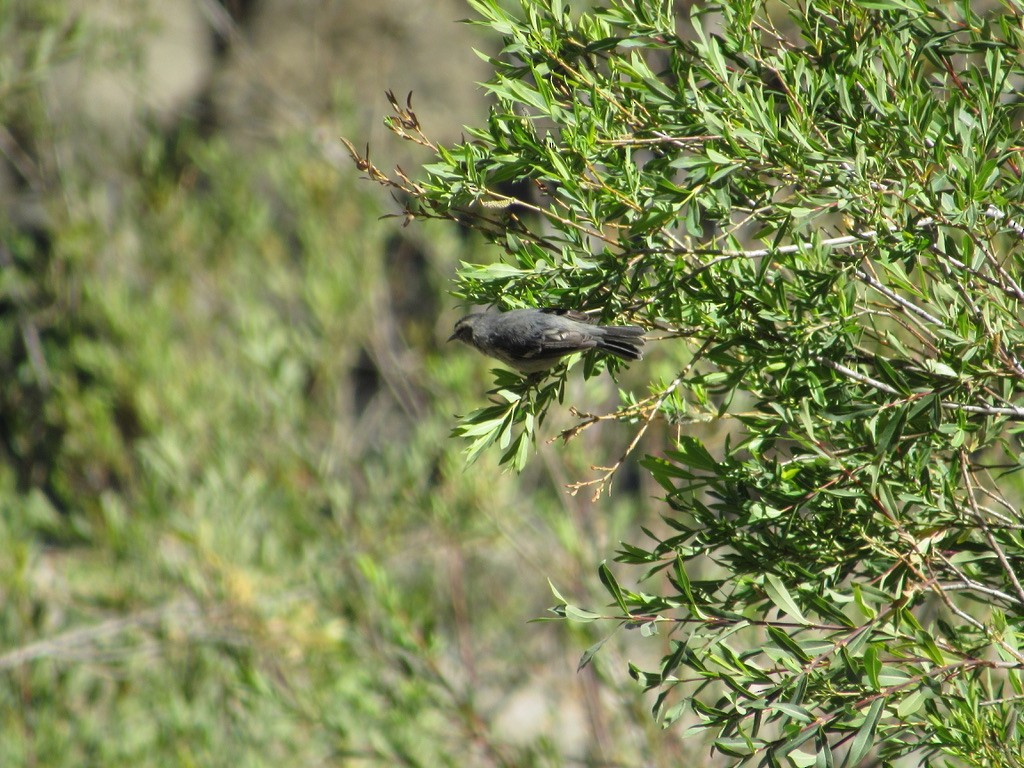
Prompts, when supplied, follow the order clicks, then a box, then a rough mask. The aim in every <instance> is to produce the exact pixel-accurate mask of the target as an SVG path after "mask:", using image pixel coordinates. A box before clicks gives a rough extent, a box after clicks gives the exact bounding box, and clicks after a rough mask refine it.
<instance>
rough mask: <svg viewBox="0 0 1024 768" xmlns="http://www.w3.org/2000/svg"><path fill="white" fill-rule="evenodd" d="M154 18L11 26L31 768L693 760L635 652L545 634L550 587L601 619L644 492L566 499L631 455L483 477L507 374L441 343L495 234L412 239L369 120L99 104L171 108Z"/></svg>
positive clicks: (434, 233)
mask: <svg viewBox="0 0 1024 768" xmlns="http://www.w3.org/2000/svg"><path fill="white" fill-rule="evenodd" d="M204 7H207V8H208V7H209V6H204ZM232 7H235V6H232ZM132 8H133V13H132V14H126V15H125V16H123V17H121V16H119V17H118V24H119V25H120V26H118V27H117V28H116V29H115V28H114V27H113V26H111V25H110V24H109V22H110V19H107V18H105V17H104V15H103V14H98V13H92V14H89V13H84V12H82V11H77V12H76V11H75V10H73V6H72V5H70V4H65V3H63V2H47V3H29V2H5V3H2V4H0V145H2V150H3V157H4V163H3V173H4V175H3V177H2V181H3V185H2V187H0V192H2V194H3V196H4V204H3V205H2V206H0V541H2V542H3V544H2V554H0V598H2V600H0V713H2V717H0V744H2V745H3V747H2V753H3V762H4V764H5V765H36V766H60V765H68V766H80V765H104V766H107V765H133V766H148V765H153V766H157V765H182V764H186V765H187V764H194V765H204V766H216V765H231V766H238V765H274V764H281V763H287V764H290V765H312V764H332V765H361V764H366V765H424V766H427V765H429V766H433V765H467V764H472V765H551V766H557V765H563V764H581V763H583V764H607V763H615V764H618V765H638V764H641V763H643V764H648V763H649V762H650V761H651V760H654V761H656V762H658V761H660V762H664V760H665V757H664V755H667V754H670V753H672V752H673V751H674V750H676V749H677V745H676V744H675V737H674V736H671V735H664V736H663V735H661V734H660V733H659V731H658V728H657V725H656V724H654V723H653V722H650V721H649V716H648V715H647V714H646V712H645V711H644V707H643V705H642V703H641V699H640V693H639V691H637V690H636V689H635V687H634V684H633V683H632V681H629V680H628V679H627V677H626V674H625V667H624V662H623V660H622V659H621V658H619V659H616V657H615V655H614V652H613V651H610V653H609V656H608V663H607V664H605V663H604V662H603V661H602V663H600V664H597V665H594V666H593V667H591V668H588V669H587V670H585V671H584V672H583V673H582V674H577V673H576V664H577V662H578V659H579V654H580V652H581V649H583V648H585V647H587V646H588V645H590V644H591V643H593V642H594V641H595V640H596V639H597V637H598V635H597V634H595V633H593V632H592V631H591V630H590V629H588V628H586V627H562V626H558V625H551V624H547V625H528V624H527V622H528V620H530V619H532V618H535V617H537V616H540V615H542V614H543V613H544V611H545V608H546V606H547V605H549V604H550V602H551V600H552V598H551V595H550V591H549V588H548V584H547V579H550V580H551V581H552V582H554V583H556V584H559V585H561V586H562V588H567V589H571V590H574V591H575V592H576V593H577V594H583V595H591V596H592V597H594V598H595V599H598V598H597V595H598V589H599V585H596V584H589V585H588V584H587V583H586V580H585V577H584V574H585V573H587V572H592V571H593V569H594V567H595V565H594V564H595V563H597V562H598V561H600V560H601V559H603V558H604V557H606V556H607V554H608V553H609V552H610V551H611V547H612V546H613V542H614V541H616V540H618V539H619V538H621V537H623V536H624V535H625V533H624V532H625V531H626V530H627V528H628V526H629V525H630V524H631V521H632V520H633V519H635V517H636V514H637V507H638V504H639V501H638V500H639V499H640V498H642V496H641V495H639V494H641V493H642V491H641V490H640V489H639V488H638V487H637V486H636V484H635V483H634V485H633V487H632V489H631V491H632V492H631V493H623V494H620V495H618V496H616V497H615V498H613V499H612V500H611V501H606V503H604V504H602V505H601V506H600V508H597V507H594V506H593V505H591V504H590V503H589V502H588V501H586V500H585V499H574V498H571V497H568V496H566V495H565V494H564V492H563V490H562V486H563V485H564V483H566V482H569V481H571V480H573V479H575V478H576V477H578V475H579V473H580V471H581V469H582V468H583V467H585V466H586V465H587V464H588V463H590V462H592V461H593V460H595V459H594V457H597V456H603V457H612V456H614V455H616V453H617V452H620V451H621V449H622V446H623V443H624V441H626V440H628V438H629V436H628V433H626V432H624V431H621V430H618V431H616V430H614V429H609V430H607V432H606V433H605V434H604V435H603V436H602V437H601V440H600V441H597V440H594V439H590V440H589V442H588V444H586V445H584V444H583V443H580V445H579V446H578V447H577V446H570V447H569V449H568V450H566V451H564V452H558V453H556V452H555V451H554V450H551V449H545V450H544V451H543V452H542V456H543V458H544V461H542V462H540V463H538V464H537V465H536V466H535V467H533V468H531V469H530V470H528V471H527V472H526V473H524V474H523V475H521V476H518V477H517V476H512V475H509V474H507V473H504V472H502V471H501V470H500V469H499V468H498V467H497V465H496V462H494V461H490V460H487V459H485V460H482V461H481V462H479V463H478V464H477V465H475V466H474V467H473V468H472V469H471V470H468V471H467V470H465V468H464V462H463V458H462V456H461V455H460V453H459V450H460V447H461V446H459V445H458V444H454V443H452V442H451V441H449V440H448V434H449V432H450V430H451V428H452V426H453V424H454V423H455V416H454V414H458V413H466V412H468V411H470V410H471V409H473V408H475V407H477V406H478V405H479V404H480V403H481V402H483V400H484V392H485V390H486V389H487V373H486V367H487V363H486V361H484V360H483V359H482V358H478V357H477V356H473V355H470V354H466V352H465V351H464V350H461V349H460V350H458V351H457V352H456V351H453V350H451V349H447V348H444V347H443V346H442V345H441V344H440V340H443V339H444V338H445V337H446V336H447V333H448V332H449V330H450V325H451V321H452V320H453V319H454V318H455V317H457V316H458V311H457V310H456V309H455V308H454V307H453V301H452V299H451V298H450V296H449V295H448V294H447V290H448V285H449V279H450V277H451V275H452V274H454V271H455V269H456V266H457V264H458V263H459V261H460V260H470V259H480V258H484V259H486V258H487V257H486V256H483V257H481V256H474V255H473V254H474V252H475V251H476V250H477V249H478V247H479V245H480V241H479V239H478V238H476V237H475V236H472V235H467V234H466V233H465V232H462V231H460V230H459V229H458V228H456V227H453V226H449V225H441V224H436V225H428V226H415V227H409V228H402V227H401V226H400V225H401V223H402V222H401V221H400V220H388V221H384V222H381V221H380V220H379V217H380V216H381V215H383V214H387V213H393V212H394V205H393V204H392V202H391V201H389V200H381V199H380V196H379V195H378V194H377V190H376V189H374V188H372V187H370V185H366V184H363V183H360V182H359V181H358V180H357V179H356V174H354V173H353V172H352V170H351V167H350V165H349V164H348V162H347V158H344V157H343V156H342V150H341V147H340V145H339V144H338V142H337V140H336V139H335V136H337V135H340V134H342V133H344V134H352V133H353V132H356V131H359V130H362V126H361V125H359V124H357V123H355V122H353V117H352V116H353V115H354V114H356V110H355V108H354V106H353V103H352V101H351V99H352V95H351V94H346V95H344V96H342V95H337V96H336V97H335V98H334V100H333V101H332V102H330V104H329V105H328V109H327V111H326V112H324V113H322V114H319V113H308V114H307V113H303V114H304V116H303V117H302V118H301V119H292V120H290V121H284V123H283V126H284V127H282V124H278V125H276V126H274V127H273V128H272V129H270V127H269V126H267V130H265V131H263V130H258V129H260V128H263V127H264V126H262V125H260V126H250V127H252V128H253V129H254V130H253V131H252V133H251V134H249V135H247V136H246V137H245V139H244V140H240V139H239V138H238V136H237V135H235V134H230V133H227V132H225V131H222V130H221V129H220V127H219V123H218V119H217V116H216V115H215V114H211V109H210V105H209V103H208V102H206V101H204V100H205V99H208V98H209V95H207V96H201V97H198V98H196V99H193V100H192V101H190V102H188V103H186V104H185V106H184V107H183V108H181V109H178V110H177V111H174V110H172V111H170V112H169V113H168V112H166V111H165V112H161V113H158V112H156V111H155V110H154V109H152V108H150V107H147V106H145V105H143V106H142V107H140V108H139V110H138V111H137V112H131V113H130V114H128V116H127V117H126V118H124V119H123V120H122V119H120V118H114V119H113V120H112V121H111V122H112V123H115V124H116V125H114V126H113V127H111V126H109V125H103V124H101V123H100V122H97V121H94V120H92V119H91V118H89V117H88V115H86V114H85V113H77V112H74V111H72V110H71V109H70V107H69V106H68V102H69V101H73V99H69V100H65V99H64V98H63V97H62V96H61V94H66V93H67V90H61V89H60V87H58V85H57V82H58V81H60V80H61V78H62V77H64V76H66V75H67V74H68V73H69V72H71V73H73V74H74V76H75V77H77V78H82V79H84V80H87V81H88V82H90V83H91V82H92V81H91V80H89V79H88V78H89V77H90V76H91V75H92V74H94V73H97V74H110V73H113V74H116V75H118V76H125V77H127V78H128V79H129V81H130V82H132V83H133V85H132V87H131V88H129V89H127V90H128V91H129V92H137V93H142V92H146V89H148V88H150V87H151V84H147V83H145V82H143V81H142V80H141V76H140V80H139V81H132V80H131V78H132V77H134V76H135V74H136V72H137V71H141V67H140V64H139V63H140V62H141V61H144V60H145V58H146V56H145V55H144V54H145V51H146V47H147V46H148V45H149V44H150V42H151V36H152V35H159V33H160V30H161V26H160V24H158V23H156V22H153V21H152V20H147V18H148V17H147V6H145V4H141V3H140V4H136V5H134V6H132ZM218 18H219V17H218ZM217 31H218V35H219V37H218V38H217V39H218V40H219V41H220V43H219V44H220V45H221V46H222V47H226V49H228V50H230V49H231V48H232V46H235V47H239V46H242V47H244V46H245V44H246V42H245V29H244V27H238V26H235V27H232V26H231V25H230V24H229V23H227V22H225V21H224V20H223V19H220V21H219V22H218V27H217ZM228 33H230V34H228ZM197 44H201V41H197ZM367 44H372V43H371V42H370V41H367ZM248 54H249V56H250V59H252V58H258V56H259V51H249V52H248ZM215 66H216V65H215ZM73 82H76V81H74V80H73ZM80 91H81V92H83V93H85V92H89V93H91V91H88V89H86V88H84V87H83V88H81V89H80ZM271 96H274V97H276V98H279V99H281V100H282V101H284V102H287V104H288V106H289V108H290V107H291V106H292V104H291V101H288V100H289V99H293V98H294V95H293V94H290V93H284V92H283V91H281V90H279V91H275V92H273V93H271ZM378 98H379V97H378ZM289 114H292V113H289ZM324 126H328V127H329V128H324ZM254 136H255V138H254ZM339 158H341V159H339ZM574 386H575V389H574V390H573V393H574V397H575V398H576V401H578V402H580V403H587V402H590V403H594V404H595V407H598V406H599V405H600V404H601V403H603V402H605V401H606V400H607V398H608V397H609V395H610V394H611V393H612V389H611V387H610V385H609V384H608V383H607V382H603V383H602V382H590V383H588V384H587V385H586V386H584V385H583V384H582V383H579V384H577V385H574ZM584 457H586V458H584ZM624 487H625V484H624ZM620 639H621V638H616V639H614V640H613V641H612V642H611V643H610V644H609V648H610V649H611V648H613V647H619V648H620V650H621V646H619V645H617V644H618V642H619V640H620ZM599 680H600V681H601V686H600V687H598V686H597V682H598V681H599Z"/></svg>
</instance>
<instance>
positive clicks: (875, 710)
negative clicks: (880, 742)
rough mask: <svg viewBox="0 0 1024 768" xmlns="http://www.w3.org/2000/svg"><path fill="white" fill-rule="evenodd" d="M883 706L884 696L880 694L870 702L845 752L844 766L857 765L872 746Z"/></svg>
mask: <svg viewBox="0 0 1024 768" xmlns="http://www.w3.org/2000/svg"><path fill="white" fill-rule="evenodd" d="M884 707H885V698H883V697H881V696H879V697H878V698H876V699H875V700H874V701H873V702H872V704H871V706H870V707H869V708H868V712H867V715H865V717H864V722H863V723H862V724H861V726H860V728H859V729H858V730H857V735H856V737H854V739H853V744H851V745H850V751H849V752H847V753H846V758H845V759H844V760H843V766H844V767H845V766H851V768H852V766H856V765H859V764H860V761H861V760H863V759H864V757H865V756H866V755H867V754H868V752H869V751H871V747H872V746H874V740H875V728H877V727H878V721H879V720H881V718H882V711H883V709H884Z"/></svg>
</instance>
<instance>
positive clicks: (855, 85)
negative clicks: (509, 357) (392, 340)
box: [412, 0, 1024, 766]
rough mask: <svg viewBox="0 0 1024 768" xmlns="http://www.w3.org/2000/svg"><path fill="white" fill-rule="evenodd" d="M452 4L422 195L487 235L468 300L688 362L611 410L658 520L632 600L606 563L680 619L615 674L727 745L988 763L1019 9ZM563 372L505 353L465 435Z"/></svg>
mask: <svg viewBox="0 0 1024 768" xmlns="http://www.w3.org/2000/svg"><path fill="white" fill-rule="evenodd" d="M472 4H473V6H474V8H475V9H476V10H477V12H478V13H479V14H480V15H481V17H482V23H484V24H486V25H489V26H490V27H491V28H492V29H493V30H494V31H496V32H497V33H498V34H499V35H500V36H501V37H502V46H503V50H502V53H501V54H500V55H499V56H496V57H493V58H492V59H491V61H492V63H493V66H494V68H495V72H494V76H493V77H492V78H491V80H490V81H489V83H488V84H487V85H486V87H487V88H488V90H489V92H490V94H491V95H492V96H493V98H494V100H495V105H494V108H493V110H492V112H491V115H490V119H489V120H488V123H487V125H486V126H484V127H479V128H474V129H472V130H471V131H470V135H471V136H472V141H471V142H467V143H466V144H465V145H463V146H461V147H456V148H451V149H449V150H447V152H446V153H442V158H443V161H442V162H440V163H438V164H437V165H436V166H434V167H431V169H430V174H431V182H430V184H429V185H428V186H427V188H426V194H422V195H419V196H418V197H417V195H416V194H413V195H412V196H413V197H414V198H416V199H417V203H419V204H421V205H422V206H423V208H422V209H420V210H421V212H423V213H425V215H440V216H451V217H457V218H459V219H460V221H466V222H468V223H470V224H472V225H473V226H475V228H476V229H478V231H480V232H482V233H483V234H484V236H485V237H486V238H488V239H489V240H491V241H492V242H493V243H495V244H496V245H498V246H499V248H500V253H499V254H498V259H497V263H495V264H493V265H491V266H478V265H465V266H464V267H463V269H462V270H461V272H460V275H459V278H458V282H457V287H456V291H457V293H458V295H459V296H460V298H463V299H466V300H468V301H469V302H472V303H477V304H494V305H499V306H502V307H506V308H510V307H515V306H564V307H573V308H579V309H588V310H596V311H597V312H599V313H601V314H603V316H604V317H606V318H616V319H619V318H622V317H624V316H627V317H629V318H630V321H631V322H643V323H646V324H647V325H648V326H649V327H651V328H657V329H659V333H662V334H663V335H664V340H662V341H659V342H658V344H657V346H656V347H655V349H656V353H657V354H661V355H663V356H664V357H663V359H667V360H671V361H673V365H674V368H673V370H674V371H679V374H678V377H677V378H676V379H674V380H673V379H672V375H671V374H670V375H669V377H668V381H665V380H661V379H658V378H656V377H655V376H654V375H653V374H652V375H651V379H652V381H651V386H650V390H649V391H650V392H651V398H650V399H648V400H641V399H638V398H636V397H635V396H632V395H629V394H628V393H625V395H624V397H623V401H624V402H627V403H629V406H628V408H626V409H624V410H623V411H622V412H621V413H620V414H618V415H621V416H622V417H623V418H624V420H628V419H632V420H634V422H636V421H641V422H642V423H647V422H643V418H648V420H649V421H650V422H653V423H664V424H665V425H666V427H667V428H666V429H664V430H663V431H662V432H661V434H662V436H663V443H662V444H661V445H660V446H659V445H655V446H653V447H650V448H649V449H648V452H649V453H650V455H649V456H647V457H646V458H644V459H643V460H642V466H643V467H644V469H645V470H646V471H647V472H648V473H649V475H650V477H651V478H652V479H653V480H654V481H655V483H656V484H657V488H659V489H660V492H661V493H662V494H663V495H664V498H665V499H666V501H667V504H668V506H669V511H667V512H666V513H665V514H664V516H663V519H662V520H661V521H660V522H663V523H664V525H663V526H659V527H658V528H657V529H655V528H653V527H650V526H649V527H647V528H644V529H643V533H644V536H645V538H644V539H643V540H642V541H641V542H640V543H623V544H622V545H621V546H620V549H619V553H618V560H619V563H620V564H621V565H622V566H623V567H635V566H640V569H641V570H640V571H638V572H637V575H636V577H637V579H645V580H646V582H645V585H647V591H645V592H641V591H639V590H637V591H633V590H631V589H630V587H629V586H627V582H626V581H625V577H624V575H623V574H622V573H620V572H615V571H614V569H613V568H612V567H611V566H607V565H606V566H602V567H601V568H600V569H599V571H598V579H599V580H600V581H601V583H602V584H603V586H604V588H605V589H606V590H607V592H608V595H609V598H610V601H611V602H610V610H611V611H613V612H614V614H615V618H616V619H617V620H618V621H620V622H622V625H623V626H624V627H627V628H629V629H637V630H639V633H640V634H641V635H644V636H646V635H649V634H653V633H654V632H655V631H657V633H659V634H660V635H661V636H667V638H668V645H667V646H666V651H665V656H664V657H663V659H662V663H661V665H660V667H658V668H653V669H649V670H647V669H641V668H640V667H639V666H635V665H634V666H632V667H631V668H630V672H631V674H632V675H633V676H634V678H635V679H636V680H637V681H638V682H639V683H640V684H641V685H642V686H643V687H645V688H647V689H650V690H651V691H652V692H654V691H656V700H655V703H654V706H653V709H654V714H655V715H656V716H657V717H659V718H661V719H662V721H663V722H665V723H666V724H668V723H672V722H676V721H681V723H680V724H681V725H682V727H683V728H684V729H685V733H687V734H701V733H704V734H705V735H709V734H710V735H711V736H712V737H713V738H714V739H715V741H714V745H715V748H716V749H717V750H718V752H720V753H721V755H723V756H726V759H727V760H729V761H731V763H730V764H739V763H741V762H743V761H752V760H759V761H761V764H764V765H783V764H788V765H795V766H811V765H815V766H819V765H820V766H833V765H848V766H853V765H856V764H858V763H861V762H863V761H864V760H865V759H867V758H868V756H869V755H872V754H874V753H875V751H876V750H879V751H880V752H881V753H882V756H883V757H884V758H886V759H888V758H890V757H892V758H895V757H898V756H900V755H903V754H909V753H911V752H914V751H915V750H918V751H920V754H921V755H922V756H923V757H922V759H924V760H925V761H926V762H927V761H934V762H936V763H937V762H939V760H940V759H941V755H942V754H947V755H953V756H955V757H957V758H960V759H963V760H966V761H968V762H971V761H972V760H973V761H974V764H977V765H995V764H999V761H998V760H997V759H996V757H1005V756H1006V755H1010V753H1011V752H1012V750H1013V748H1008V747H1007V746H1006V745H1007V744H1009V743H1013V740H1012V738H1006V739H1005V740H1003V739H1004V737H1006V736H1007V734H1008V733H1009V730H1010V724H1009V718H1008V712H1009V711H1010V710H1011V709H1012V707H1013V705H1014V701H1012V700H1011V699H1012V697H1013V696H1019V695H1020V691H1019V689H1020V687H1021V682H1020V672H1021V668H1022V667H1024V656H1022V655H1021V652H1020V648H1021V646H1022V644H1024V589H1022V588H1021V586H1020V581H1019V576H1018V572H1019V568H1017V567H1016V563H1017V562H1018V561H1019V560H1020V558H1021V557H1022V549H1024V542H1022V541H1021V537H1020V535H1019V532H1020V530H1021V528H1022V526H1024V519H1022V517H1021V514H1020V511H1019V510H1020V498H1021V495H1022V492H1021V488H1020V486H1019V482H1020V481H1019V480H1018V479H1017V477H1018V474H1017V473H1018V471H1019V469H1020V468H1021V457H1022V455H1024V450H1022V449H1021V446H1020V432H1021V427H1020V423H1021V422H1022V421H1024V406H1022V403H1024V362H1022V359H1024V288H1022V286H1021V277H1020V276H1021V275H1022V274H1024V247H1022V236H1024V227H1022V226H1021V224H1020V221H1021V218H1022V212H1024V184H1022V182H1021V180H1020V175H1021V171H1020V158H1019V154H1020V153H1019V147H1020V135H1019V126H1020V124H1021V118H1022V113H1021V108H1020V106H1019V99H1018V98H1017V97H1018V94H1017V90H1019V88H1020V83H1021V82H1024V36H1022V35H1021V34H1020V31H1019V19H1018V18H1017V16H1016V15H1014V14H1011V13H1009V12H1006V13H1004V12H1003V11H1002V10H993V11H992V12H991V15H990V16H982V15H981V14H980V12H978V11H976V10H973V9H972V6H971V4H966V3H964V4H958V5H955V6H951V5H949V4H939V3H927V2H871V3H840V2H825V1H822V2H806V3H799V4H797V3H792V4H788V5H785V6H784V8H783V11H784V12H785V14H784V15H782V14H780V15H779V16H774V15H771V14H770V13H769V11H770V10H771V9H773V8H774V7H775V6H773V5H769V4H766V3H759V2H752V1H749V0H748V1H747V2H738V3H727V4H721V5H715V6H711V5H703V4H694V5H693V6H692V10H691V12H690V16H689V17H687V18H683V17H679V18H673V16H672V8H673V4H672V3H669V2H656V1H655V0H646V1H643V0H641V1H640V2H614V1H613V2H609V3H608V4H607V5H608V7H606V8H601V9H598V10H595V11H593V12H589V11H588V12H579V11H577V10H570V9H569V6H568V5H567V4H565V3H558V2H554V1H553V0H523V2H522V3H521V4H520V8H519V11H518V12H517V13H515V14H513V13H510V12H508V11H507V10H504V6H503V5H502V6H500V7H499V4H498V3H496V2H491V1H490V0H474V2H473V3H472ZM508 181H516V182H520V183H525V186H526V187H527V188H528V190H529V191H528V192H526V193H523V199H522V200H520V201H519V202H518V205H519V206H520V210H516V211H515V212H511V211H509V210H507V208H508V207H511V206H513V205H516V204H517V203H516V200H512V199H508V198H503V197H502V195H503V194H504V193H503V192H501V189H502V186H501V185H503V184H504V183H506V182H508ZM414 192H415V190H414ZM500 206H506V207H504V208H503V207H500ZM651 346H654V345H651ZM653 356H654V355H653V354H652V357H653ZM646 364H647V361H645V365H646ZM592 372H593V369H592V368H591V367H590V365H589V364H588V365H587V366H585V367H584V373H586V374H589V373H592ZM562 375H563V371H562V370H561V369H557V370H556V371H555V372H553V373H552V375H551V376H550V377H538V379H537V380H534V381H526V380H522V379H519V378H518V377H515V376H512V375H509V374H497V378H496V380H495V388H494V389H493V390H492V391H491V392H490V393H489V398H490V400H491V402H490V404H489V405H487V406H485V407H483V408H481V409H479V410H477V411H475V412H474V413H472V414H471V415H470V416H468V417H466V419H464V420H463V423H462V424H461V425H460V426H459V427H458V428H457V429H456V434H458V435H460V436H461V437H463V438H466V439H468V441H469V443H468V445H469V448H468V450H469V454H470V456H471V457H475V456H478V455H479V454H480V453H481V452H483V451H486V450H490V449H492V448H494V447H495V446H496V447H497V450H498V451H499V453H500V456H501V458H502V460H503V461H505V462H507V463H509V464H511V465H512V466H515V467H521V466H522V462H523V461H525V460H526V459H527V458H528V451H527V450H526V446H528V445H529V443H530V442H531V441H532V440H533V439H534V437H535V435H536V434H537V426H538V425H539V424H540V422H541V420H542V419H543V416H544V413H545V412H546V409H548V408H550V407H552V406H553V405H554V403H555V400H556V399H557V397H558V396H559V394H560V393H561V389H560V385H561V382H562V381H563V378H562ZM704 423H710V424H711V425H713V426H712V428H711V429H710V430H709V431H707V432H704V431H702V430H701V428H700V427H699V426H695V425H698V424H704ZM711 435H714V437H711ZM722 435H727V437H722ZM659 591H660V592H662V593H663V594H658V592H659ZM648 593H650V594H648ZM569 605H570V604H569V603H567V602H566V601H562V607H561V608H560V610H561V614H560V615H563V616H565V617H566V618H569V619H572V620H574V621H587V622H590V621H594V622H596V621H598V618H597V615H598V614H599V613H600V614H601V615H602V616H604V615H607V612H605V613H601V611H602V610H603V608H602V609H597V608H595V609H593V610H586V609H576V608H573V609H571V610H570V608H569ZM595 652H597V646H594V647H592V648H591V649H590V650H588V651H587V655H586V656H585V661H587V662H589V660H590V659H592V658H593V653H595ZM995 659H999V661H998V662H996V661H995ZM1007 691H1014V693H1013V695H1012V696H1008V695H1007V694H1006V692H1007ZM986 729H987V730H986ZM1018 741H1019V740H1018ZM1017 751H1018V752H1019V749H1018V750H1017ZM1011 757H1012V755H1011ZM1010 762H1012V760H1011V761H1009V762H1006V764H1010Z"/></svg>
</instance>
